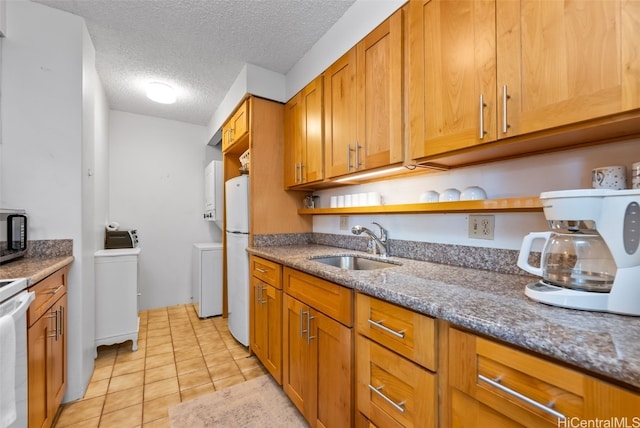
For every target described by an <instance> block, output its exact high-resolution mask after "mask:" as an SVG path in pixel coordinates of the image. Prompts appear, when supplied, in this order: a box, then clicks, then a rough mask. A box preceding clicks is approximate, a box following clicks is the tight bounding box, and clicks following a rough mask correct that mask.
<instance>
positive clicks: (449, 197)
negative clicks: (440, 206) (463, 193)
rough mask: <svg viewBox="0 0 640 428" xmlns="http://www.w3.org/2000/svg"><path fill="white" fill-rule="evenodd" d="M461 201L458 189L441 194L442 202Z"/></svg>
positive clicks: (451, 189) (447, 190)
mask: <svg viewBox="0 0 640 428" xmlns="http://www.w3.org/2000/svg"><path fill="white" fill-rule="evenodd" d="M459 200H460V191H459V190H458V189H453V188H450V189H445V190H444V191H443V192H442V193H440V199H439V201H440V202H450V201H459Z"/></svg>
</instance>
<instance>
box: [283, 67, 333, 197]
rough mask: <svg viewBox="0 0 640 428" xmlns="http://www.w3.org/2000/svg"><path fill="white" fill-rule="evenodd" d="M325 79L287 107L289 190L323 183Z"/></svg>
mask: <svg viewBox="0 0 640 428" xmlns="http://www.w3.org/2000/svg"><path fill="white" fill-rule="evenodd" d="M322 104H323V99H322V76H318V77H317V78H316V79H314V80H313V81H312V82H311V83H309V84H308V85H307V86H306V87H305V88H304V89H302V91H300V92H299V93H298V94H296V96H294V97H293V98H292V99H291V100H289V102H288V103H287V104H286V105H285V113H284V114H285V119H284V120H285V177H284V180H285V187H293V186H296V185H299V184H307V183H313V182H315V181H319V180H322V178H323V177H324V175H323V155H324V153H323V149H324V145H323V137H322V131H323V129H322V119H323V117H322Z"/></svg>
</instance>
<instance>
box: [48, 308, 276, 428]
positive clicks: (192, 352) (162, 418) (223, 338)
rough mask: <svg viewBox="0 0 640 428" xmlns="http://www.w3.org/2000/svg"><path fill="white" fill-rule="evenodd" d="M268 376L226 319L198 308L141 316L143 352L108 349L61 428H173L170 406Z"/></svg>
mask: <svg viewBox="0 0 640 428" xmlns="http://www.w3.org/2000/svg"><path fill="white" fill-rule="evenodd" d="M265 373H266V370H265V369H264V367H263V366H262V365H261V364H260V363H259V362H258V361H257V360H256V358H255V357H254V356H250V355H249V352H248V350H247V348H246V347H244V346H242V345H241V344H240V343H239V342H237V341H236V340H235V339H234V338H233V337H232V336H231V333H229V329H228V328H227V320H226V319H223V318H222V317H215V318H209V319H204V320H202V319H199V318H198V316H197V315H196V312H195V310H194V308H193V306H192V305H178V306H171V307H168V308H161V309H154V310H149V311H143V312H141V313H140V332H139V341H138V350H137V351H135V352H132V351H131V342H126V343H124V344H120V345H112V346H101V347H99V348H98V358H97V359H96V361H95V369H94V372H93V376H92V378H91V383H90V384H89V387H88V388H87V392H86V394H85V396H84V398H83V399H81V400H78V401H75V402H73V403H67V404H64V405H63V407H62V411H61V412H60V416H59V417H58V420H57V421H56V423H55V424H54V426H55V427H56V428H62V427H78V428H79V427H82V428H95V427H101V428H108V427H114V428H116V427H117V428H127V427H145V428H147V427H168V426H169V418H168V408H169V406H171V405H173V404H175V403H180V402H182V401H187V400H190V399H192V398H195V397H197V396H200V395H202V394H207V393H210V392H213V391H215V390H219V389H221V388H225V387H228V386H231V385H234V384H236V383H240V382H244V381H246V380H249V379H252V378H254V377H257V376H260V375H263V374H265Z"/></svg>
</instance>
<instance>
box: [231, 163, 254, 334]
mask: <svg viewBox="0 0 640 428" xmlns="http://www.w3.org/2000/svg"><path fill="white" fill-rule="evenodd" d="M225 198H226V212H225V216H226V219H227V230H226V238H227V242H226V246H227V247H226V249H227V297H228V301H227V304H228V309H229V331H230V332H231V334H232V335H233V337H235V338H236V340H237V341H238V342H240V343H242V344H243V345H245V346H249V255H248V254H247V252H246V248H247V247H248V246H249V176H248V175H241V176H239V177H235V178H232V179H230V180H227V182H226V183H225Z"/></svg>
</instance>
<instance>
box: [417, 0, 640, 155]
mask: <svg viewBox="0 0 640 428" xmlns="http://www.w3.org/2000/svg"><path fill="white" fill-rule="evenodd" d="M409 8H410V9H409V50H408V56H409V58H408V64H409V65H408V67H409V70H408V79H409V89H408V91H409V94H408V97H409V124H410V125H409V140H410V143H409V144H410V152H409V155H410V158H411V159H420V158H423V157H431V158H434V159H435V158H437V155H439V154H444V153H449V152H453V151H455V150H460V149H465V148H469V147H472V146H479V145H482V144H484V143H489V142H493V141H496V140H500V139H504V138H509V137H513V136H520V135H524V134H529V133H532V132H536V131H542V130H549V129H551V128H557V127H561V126H565V125H573V124H577V123H580V122H584V121H588V120H591V119H598V118H603V117H606V116H611V115H615V114H617V113H621V112H626V111H630V110H634V109H638V108H640V87H639V82H640V79H638V76H639V75H640V61H638V60H637V58H638V56H639V55H640V54H639V50H640V48H639V47H638V43H637V34H640V7H639V6H638V3H637V2H631V1H624V0H577V1H569V0H548V1H544V0H542V1H541V0H520V1H507V0H477V1H472V0H469V1H464V0H461V1H456V2H448V1H441V0H430V1H415V2H413V1H412V2H410V3H409ZM480 97H482V101H481V100H480ZM562 144H563V143H562V142H560V143H556V144H555V146H553V148H556V147H558V146H559V147H561V146H562ZM525 151H526V150H525Z"/></svg>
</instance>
